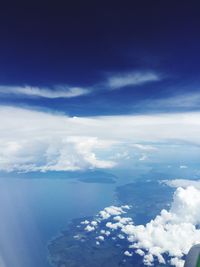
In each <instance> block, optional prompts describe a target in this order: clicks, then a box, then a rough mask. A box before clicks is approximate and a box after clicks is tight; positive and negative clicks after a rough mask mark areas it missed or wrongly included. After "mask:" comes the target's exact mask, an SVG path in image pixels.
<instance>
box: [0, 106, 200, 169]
mask: <svg viewBox="0 0 200 267" xmlns="http://www.w3.org/2000/svg"><path fill="white" fill-rule="evenodd" d="M0 121H1V124H0V170H6V171H33V170H35V171H37V170H38V171H48V170H57V171H59V170H60V171H61V170H63V171H67V170H82V169H90V168H111V167H114V166H115V165H116V164H118V163H119V162H121V161H125V160H130V155H131V153H132V154H133V151H135V150H139V151H141V153H143V152H145V153H146V152H148V156H149V153H157V149H156V148H155V146H152V145H151V144H152V143H154V144H155V145H156V144H159V142H167V143H170V144H173V143H174V140H175V141H176V142H186V143H188V142H194V143H196V144H200V113H182V114H163V115H151V116H131V115H130V116H104V117H90V118H87V117H69V116H66V115H63V114H51V113H47V112H42V111H34V110H28V109H22V108H14V107H6V106H1V107H0ZM143 154H144V153H143ZM143 154H142V155H140V157H139V158H140V159H141V160H143V161H144V160H146V159H148V157H147V156H146V154H144V155H143ZM119 155H125V157H124V156H123V157H120V156H119Z"/></svg>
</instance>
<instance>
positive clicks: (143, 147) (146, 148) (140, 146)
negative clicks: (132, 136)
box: [132, 144, 157, 151]
mask: <svg viewBox="0 0 200 267" xmlns="http://www.w3.org/2000/svg"><path fill="white" fill-rule="evenodd" d="M132 147H135V148H137V149H139V150H142V151H154V150H157V148H156V147H155V146H151V145H144V144H133V145H132Z"/></svg>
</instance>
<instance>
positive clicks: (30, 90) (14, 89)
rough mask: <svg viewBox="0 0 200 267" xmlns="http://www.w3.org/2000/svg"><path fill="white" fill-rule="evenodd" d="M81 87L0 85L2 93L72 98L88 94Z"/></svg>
mask: <svg viewBox="0 0 200 267" xmlns="http://www.w3.org/2000/svg"><path fill="white" fill-rule="evenodd" d="M89 92H90V91H89V90H88V89H83V88H80V87H68V86H55V87H54V88H53V89H49V88H40V87H31V86H21V87H20V86H0V94H6V95H7V94H12V95H24V96H28V97H45V98H71V97H77V96H81V95H85V94H88V93H89Z"/></svg>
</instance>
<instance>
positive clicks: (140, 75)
mask: <svg viewBox="0 0 200 267" xmlns="http://www.w3.org/2000/svg"><path fill="white" fill-rule="evenodd" d="M159 80H161V77H160V75H158V74H157V73H154V72H128V73H123V74H122V73H121V74H118V75H114V76H111V77H109V79H108V86H109V87H110V88H111V89H120V88H122V87H126V86H131V85H132V86H136V85H141V84H144V83H148V82H155V81H159Z"/></svg>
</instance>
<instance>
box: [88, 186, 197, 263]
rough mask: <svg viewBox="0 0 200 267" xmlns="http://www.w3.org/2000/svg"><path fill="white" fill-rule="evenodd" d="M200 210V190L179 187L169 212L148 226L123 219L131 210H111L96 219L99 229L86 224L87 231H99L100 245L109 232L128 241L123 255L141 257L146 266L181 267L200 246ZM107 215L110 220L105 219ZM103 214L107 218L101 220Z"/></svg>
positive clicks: (164, 211) (118, 208)
mask: <svg viewBox="0 0 200 267" xmlns="http://www.w3.org/2000/svg"><path fill="white" fill-rule="evenodd" d="M199 206H200V190H199V189H196V188H195V187H193V186H189V187H186V188H185V189H184V188H181V187H179V188H177V189H176V191H175V193H174V197H173V202H172V204H171V208H170V209H169V211H167V210H165V209H163V210H162V211H161V212H160V214H159V215H158V216H156V218H154V219H153V220H151V221H150V222H149V223H147V224H146V225H134V223H133V220H132V219H131V218H129V217H124V215H125V213H126V209H127V208H128V209H129V208H130V207H128V206H122V207H113V206H111V207H108V208H105V209H104V210H103V211H101V212H100V213H99V214H98V216H97V217H96V222H97V223H98V226H97V225H96V226H94V227H93V229H92V230H91V227H92V225H91V223H90V222H87V223H88V224H87V227H86V228H85V230H86V231H88V232H89V230H91V231H96V232H97V235H98V234H99V233H98V231H100V235H101V236H103V237H104V238H103V239H101V242H104V240H105V238H106V235H105V233H106V232H107V231H109V233H110V234H109V235H111V236H114V237H115V238H119V239H123V238H126V239H127V241H128V243H129V245H128V247H127V248H125V249H126V250H125V251H124V255H125V256H128V257H131V256H132V255H133V254H134V253H136V254H139V255H140V256H142V257H143V262H144V264H145V265H153V264H154V261H155V260H157V261H158V262H159V263H164V264H165V263H166V261H167V262H169V263H170V264H171V265H174V266H176V267H182V266H183V264H184V261H183V256H184V255H186V254H187V253H188V251H189V249H190V248H191V246H193V245H194V244H197V243H200V229H199V228H198V226H199V225H200V213H199ZM107 211H108V216H105V214H107ZM116 211H117V213H116ZM118 211H119V212H118ZM105 212H106V213H105ZM102 213H103V214H104V213H105V214H104V215H103V216H102ZM102 222H103V223H102ZM93 224H94V223H93ZM89 226H90V228H89ZM99 229H100V230H99ZM109 235H107V238H108V236H109ZM112 238H113V237H112ZM99 240H100V239H99V238H98V241H99ZM99 245H100V243H99Z"/></svg>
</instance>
